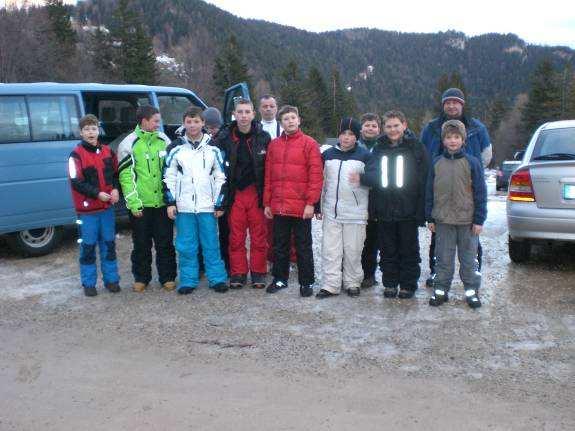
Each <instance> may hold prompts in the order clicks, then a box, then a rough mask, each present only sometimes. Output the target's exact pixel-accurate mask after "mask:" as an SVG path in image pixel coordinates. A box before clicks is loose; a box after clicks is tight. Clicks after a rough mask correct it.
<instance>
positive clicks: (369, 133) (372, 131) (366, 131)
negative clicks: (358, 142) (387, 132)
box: [361, 120, 380, 140]
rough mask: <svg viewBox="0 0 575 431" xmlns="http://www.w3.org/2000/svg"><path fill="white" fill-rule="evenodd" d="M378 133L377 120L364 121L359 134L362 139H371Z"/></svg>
mask: <svg viewBox="0 0 575 431" xmlns="http://www.w3.org/2000/svg"><path fill="white" fill-rule="evenodd" d="M379 134H380V130H379V124H377V121H371V120H370V121H366V122H364V123H363V124H362V125H361V136H362V138H363V139H368V140H373V139H375V138H377V137H378V136H379Z"/></svg>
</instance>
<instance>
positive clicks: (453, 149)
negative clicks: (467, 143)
mask: <svg viewBox="0 0 575 431" xmlns="http://www.w3.org/2000/svg"><path fill="white" fill-rule="evenodd" d="M443 145H444V146H445V148H447V151H449V152H450V153H452V154H453V153H457V152H458V151H459V150H460V149H461V147H463V138H462V137H461V135H459V134H458V133H448V134H446V135H445V138H443Z"/></svg>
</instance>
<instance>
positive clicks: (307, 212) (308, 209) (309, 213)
mask: <svg viewBox="0 0 575 431" xmlns="http://www.w3.org/2000/svg"><path fill="white" fill-rule="evenodd" d="M314 212H315V207H314V206H313V205H306V206H305V208H304V209H303V215H302V218H303V219H304V220H305V219H310V218H313V213H314Z"/></svg>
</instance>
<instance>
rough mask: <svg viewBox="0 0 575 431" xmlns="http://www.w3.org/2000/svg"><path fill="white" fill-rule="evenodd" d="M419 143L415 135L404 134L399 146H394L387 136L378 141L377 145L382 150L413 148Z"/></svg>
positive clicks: (382, 136)
mask: <svg viewBox="0 0 575 431" xmlns="http://www.w3.org/2000/svg"><path fill="white" fill-rule="evenodd" d="M416 141H417V139H416V137H415V135H413V134H406V133H404V134H403V136H402V137H401V140H400V141H399V143H398V144H397V145H392V144H391V141H390V140H389V138H388V137H387V135H381V136H380V137H379V138H378V140H377V145H378V146H380V147H381V148H401V147H407V146H412V145H413V144H414V143H415V142H416Z"/></svg>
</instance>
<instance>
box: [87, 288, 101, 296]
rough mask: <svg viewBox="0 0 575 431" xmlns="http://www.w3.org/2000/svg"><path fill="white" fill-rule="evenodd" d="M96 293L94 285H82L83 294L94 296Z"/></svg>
mask: <svg viewBox="0 0 575 431" xmlns="http://www.w3.org/2000/svg"><path fill="white" fill-rule="evenodd" d="M97 294H98V291H97V290H96V288H95V287H94V286H91V287H86V286H84V295H86V296H96V295H97Z"/></svg>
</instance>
